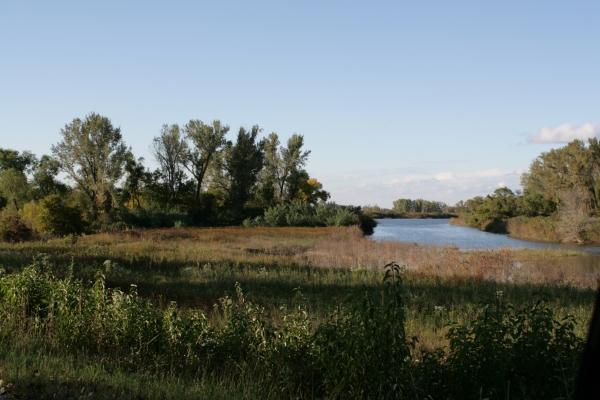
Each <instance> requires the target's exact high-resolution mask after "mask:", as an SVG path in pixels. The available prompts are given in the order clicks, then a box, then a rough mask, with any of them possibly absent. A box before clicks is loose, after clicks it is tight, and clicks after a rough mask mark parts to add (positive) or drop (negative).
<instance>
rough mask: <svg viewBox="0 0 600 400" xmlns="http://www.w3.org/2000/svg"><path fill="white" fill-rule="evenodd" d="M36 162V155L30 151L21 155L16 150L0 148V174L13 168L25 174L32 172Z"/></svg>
mask: <svg viewBox="0 0 600 400" xmlns="http://www.w3.org/2000/svg"><path fill="white" fill-rule="evenodd" d="M36 161H37V160H36V157H35V155H34V154H33V153H30V152H28V151H24V152H22V153H19V152H18V151H16V150H12V149H3V148H0V172H3V171H6V170H9V169H11V168H12V169H14V170H15V171H20V172H23V173H26V172H30V171H31V168H32V167H33V166H34V165H35V163H36Z"/></svg>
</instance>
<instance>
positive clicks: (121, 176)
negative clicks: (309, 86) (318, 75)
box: [0, 113, 374, 242]
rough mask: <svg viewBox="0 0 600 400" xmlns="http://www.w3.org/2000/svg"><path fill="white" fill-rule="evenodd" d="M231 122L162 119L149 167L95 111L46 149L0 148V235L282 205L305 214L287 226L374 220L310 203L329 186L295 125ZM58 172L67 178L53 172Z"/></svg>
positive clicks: (149, 223) (201, 219) (236, 219)
mask: <svg viewBox="0 0 600 400" xmlns="http://www.w3.org/2000/svg"><path fill="white" fill-rule="evenodd" d="M229 130H230V128H229V126H227V125H224V124H222V123H221V122H220V121H219V120H215V121H213V122H212V123H210V124H205V123H203V122H202V121H199V120H191V121H189V122H188V123H187V124H185V125H184V126H179V125H178V124H173V125H164V126H163V127H162V130H161V132H160V135H159V136H156V137H155V138H154V139H153V140H152V144H151V147H150V148H151V151H152V154H153V157H154V159H155V160H156V162H157V163H158V165H159V168H158V169H156V170H155V171H150V170H149V169H147V168H146V167H145V166H144V159H143V158H136V157H135V156H134V155H133V153H132V151H131V148H129V147H127V145H126V144H125V142H124V140H123V136H122V134H121V129H120V128H117V127H115V126H113V125H112V122H111V121H110V120H109V119H108V118H106V117H104V116H101V115H98V114H94V113H91V114H89V115H87V116H86V117H85V118H84V119H83V120H82V119H79V118H76V119H74V120H73V121H72V122H71V123H70V124H67V125H65V127H64V128H63V129H62V130H61V135H62V140H61V141H60V142H59V143H57V144H56V145H53V146H52V154H51V155H50V156H48V155H43V156H42V157H39V158H38V157H37V156H36V155H34V154H32V153H30V152H28V151H23V152H19V151H16V150H11V149H0V239H1V240H5V241H14V242H18V241H22V240H27V239H29V238H31V237H34V236H35V235H38V236H39V235H40V234H42V235H43V234H49V235H55V236H66V235H79V234H81V233H82V232H88V233H89V232H94V231H102V230H118V229H123V228H127V227H129V228H131V227H173V226H186V225H187V226H218V225H241V224H242V222H243V221H244V220H246V219H252V220H253V221H254V223H255V224H259V223H260V222H259V221H261V219H260V217H261V216H262V215H263V214H264V213H265V211H268V210H272V211H271V213H272V214H273V213H281V210H282V209H293V210H296V211H295V212H294V213H295V214H294V215H296V214H297V213H298V212H297V210H300V209H301V210H303V212H304V213H305V214H306V215H305V216H304V217H301V218H296V219H294V221H293V223H291V225H293V226H297V225H298V224H302V223H303V221H304V222H306V224H308V225H310V226H313V225H319V226H321V225H322V226H330V225H331V224H332V223H334V224H337V225H340V224H359V225H360V226H362V227H364V228H365V231H366V232H368V231H369V229H372V226H373V224H374V221H373V220H372V219H369V218H368V217H367V216H365V215H364V214H363V213H362V210H361V209H360V208H359V207H341V206H337V205H335V204H333V203H329V204H327V205H326V206H324V207H322V208H318V207H316V206H317V205H319V204H321V205H323V204H324V203H325V202H326V201H327V199H328V198H329V193H328V192H326V191H325V190H324V189H323V185H322V184H321V183H320V182H318V181H317V180H316V179H315V178H312V177H310V176H309V175H308V173H307V172H306V170H305V169H304V167H305V166H306V163H307V161H308V156H309V155H310V151H309V150H304V149H303V148H304V137H303V136H302V135H297V134H293V135H292V136H291V137H290V138H289V139H288V140H287V143H286V145H285V146H283V145H282V144H281V143H280V140H279V137H278V135H277V134H276V133H271V134H269V135H267V136H266V137H264V138H262V139H259V134H260V133H261V132H262V130H261V129H260V128H259V127H258V125H255V126H253V127H252V128H251V129H250V130H247V129H245V128H243V127H242V128H240V129H239V131H238V133H237V136H236V137H235V140H233V141H232V140H227V137H226V136H227V134H228V132H229ZM61 173H62V174H63V176H66V177H67V179H68V183H69V184H66V183H64V182H61V181H60V180H59V179H58V177H59V174H61ZM320 209H326V210H327V213H328V214H327V216H326V217H324V219H323V218H321V219H319V218H317V219H316V220H315V219H314V218H312V217H311V216H312V214H315V212H316V211H315V210H320ZM330 214H335V215H337V217H332V216H331V215H330ZM319 215H320V214H319ZM257 217H258V219H257ZM311 218H312V219H311ZM288 219H289V218H288ZM277 226H279V225H277Z"/></svg>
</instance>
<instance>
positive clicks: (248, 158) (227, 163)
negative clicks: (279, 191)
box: [222, 125, 264, 210]
mask: <svg viewBox="0 0 600 400" xmlns="http://www.w3.org/2000/svg"><path fill="white" fill-rule="evenodd" d="M260 131H261V130H260V128H259V127H258V125H254V126H253V127H252V129H251V130H250V131H246V129H244V128H240V130H239V132H238V136H237V140H236V142H235V144H233V143H232V142H227V147H226V150H225V154H224V157H223V168H224V173H225V179H226V182H227V184H226V185H222V186H223V188H224V189H226V190H227V192H228V193H229V198H230V201H231V205H232V207H233V208H234V209H235V210H241V209H242V208H244V205H245V204H246V202H247V201H248V200H250V198H251V197H252V194H253V193H252V192H253V189H254V188H255V185H256V182H257V181H258V173H259V171H260V170H261V169H262V168H263V162H264V142H263V141H258V142H257V141H256V138H257V136H258V134H259V132H260Z"/></svg>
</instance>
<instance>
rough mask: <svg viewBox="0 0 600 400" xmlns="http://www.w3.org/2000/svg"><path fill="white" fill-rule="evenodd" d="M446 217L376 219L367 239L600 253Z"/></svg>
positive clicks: (470, 247) (466, 247)
mask: <svg viewBox="0 0 600 400" xmlns="http://www.w3.org/2000/svg"><path fill="white" fill-rule="evenodd" d="M449 221H450V220H449V219H378V220H377V223H378V225H377V227H376V228H375V232H374V233H373V234H372V235H371V238H372V239H374V240H377V241H380V240H395V241H399V242H411V243H417V244H429V245H436V246H456V247H458V248H459V249H460V250H482V249H499V248H503V247H508V248H515V249H516V248H523V247H524V248H529V249H564V250H577V251H587V252H592V253H600V247H598V246H588V245H576V244H567V243H547V242H530V241H526V240H519V239H514V238H511V237H508V236H507V235H498V234H495V233H489V232H483V231H480V230H478V229H473V228H467V227H464V226H455V225H450V224H449V223H448V222H449Z"/></svg>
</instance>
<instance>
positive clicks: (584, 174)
mask: <svg viewBox="0 0 600 400" xmlns="http://www.w3.org/2000/svg"><path fill="white" fill-rule="evenodd" d="M599 155H600V154H599ZM597 169H598V168H597V167H595V164H594V156H593V155H592V152H591V151H590V150H589V149H588V148H587V147H586V146H585V144H584V142H583V141H581V140H574V141H572V142H570V143H568V144H567V145H566V146H564V147H561V148H559V149H552V150H550V151H548V152H544V153H542V154H541V155H540V156H538V157H537V158H536V159H535V160H533V162H532V163H531V166H530V167H529V172H527V173H524V174H523V175H522V176H521V184H522V186H523V189H524V190H525V191H526V192H528V191H529V192H536V193H539V194H541V195H543V196H544V197H546V198H547V199H549V200H551V201H552V202H553V203H554V204H555V205H558V203H559V201H560V199H559V195H558V194H559V192H562V191H564V190H569V189H574V188H584V189H586V190H588V191H589V192H590V194H591V195H593V198H594V199H595V198H596V197H595V193H594V192H595V187H596V186H597V184H596V183H595V182H594V172H595V170H597ZM598 172H600V171H598ZM593 206H594V208H596V202H595V201H594V204H593Z"/></svg>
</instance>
